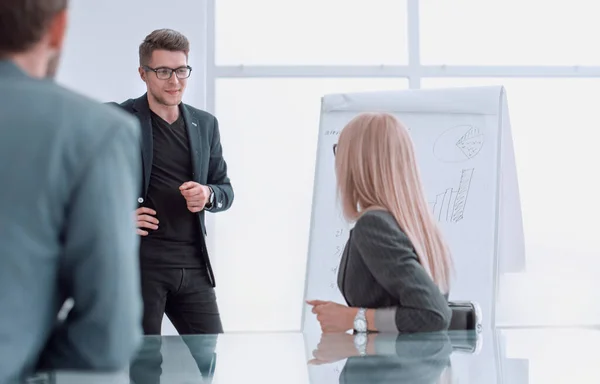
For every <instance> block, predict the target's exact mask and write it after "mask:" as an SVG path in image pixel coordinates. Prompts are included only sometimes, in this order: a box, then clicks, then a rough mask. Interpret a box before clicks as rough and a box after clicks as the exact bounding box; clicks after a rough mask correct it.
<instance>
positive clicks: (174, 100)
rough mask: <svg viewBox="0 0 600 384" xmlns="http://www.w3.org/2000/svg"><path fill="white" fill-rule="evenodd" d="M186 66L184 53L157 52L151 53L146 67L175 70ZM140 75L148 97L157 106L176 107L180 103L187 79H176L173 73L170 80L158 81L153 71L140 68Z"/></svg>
mask: <svg viewBox="0 0 600 384" xmlns="http://www.w3.org/2000/svg"><path fill="white" fill-rule="evenodd" d="M185 66H187V57H186V55H185V53H184V52H171V51H163V50H157V51H154V52H153V53H152V59H151V60H150V63H149V64H148V67H150V68H153V69H156V70H158V69H160V68H168V69H173V70H175V69H177V68H182V67H185ZM140 75H141V76H142V79H143V80H144V81H145V82H146V85H147V88H148V96H150V97H152V98H154V100H156V101H157V102H158V103H159V104H162V105H165V106H177V105H179V104H180V103H181V99H182V98H183V92H184V91H185V87H186V85H187V79H180V78H178V77H177V74H176V73H175V71H174V72H173V73H172V75H171V78H169V79H166V80H163V79H159V78H158V76H157V73H156V72H154V71H147V70H144V68H140Z"/></svg>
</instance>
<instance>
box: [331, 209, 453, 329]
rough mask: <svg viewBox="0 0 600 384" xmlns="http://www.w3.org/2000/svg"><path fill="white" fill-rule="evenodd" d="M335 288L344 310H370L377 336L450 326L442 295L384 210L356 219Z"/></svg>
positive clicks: (446, 305) (411, 247)
mask: <svg viewBox="0 0 600 384" xmlns="http://www.w3.org/2000/svg"><path fill="white" fill-rule="evenodd" d="M338 286H339V288H340V291H341V292H342V294H343V295H344V297H345V299H346V302H347V303H348V305H349V306H351V307H364V308H371V309H376V311H375V326H376V327H377V330H378V331H380V332H400V333H407V332H432V331H440V330H446V329H448V327H449V325H450V320H451V318H452V310H451V309H450V307H449V305H448V301H447V297H445V295H443V294H442V293H441V291H440V290H439V288H438V287H437V286H436V285H435V284H434V283H433V280H432V279H431V278H430V277H429V275H428V274H427V273H426V271H425V269H424V268H423V267H422V266H421V264H420V263H419V261H418V259H417V255H416V253H415V250H414V248H413V246H412V243H411V242H410V240H409V239H408V236H406V234H405V233H404V232H403V231H402V229H400V226H399V225H398V224H397V222H396V220H395V219H394V217H393V216H392V215H391V214H390V213H389V212H387V211H382V210H373V211H367V212H366V213H364V214H363V215H362V216H361V217H360V218H359V219H358V220H357V222H356V225H355V226H354V228H353V229H352V231H351V232H350V238H349V239H348V242H347V243H346V246H345V248H344V252H343V255H342V259H341V263H340V268H339V272H338Z"/></svg>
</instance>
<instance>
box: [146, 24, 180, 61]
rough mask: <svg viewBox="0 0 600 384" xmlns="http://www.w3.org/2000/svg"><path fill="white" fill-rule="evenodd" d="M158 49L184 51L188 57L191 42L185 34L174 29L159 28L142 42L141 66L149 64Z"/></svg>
mask: <svg viewBox="0 0 600 384" xmlns="http://www.w3.org/2000/svg"><path fill="white" fill-rule="evenodd" d="M156 50H164V51H171V52H183V53H185V55H186V57H187V55H188V53H189V52H190V42H189V41H188V39H187V37H185V36H184V35H183V34H181V33H179V32H177V31H174V30H172V29H157V30H156V31H153V32H152V33H151V34H149V35H148V36H146V38H145V39H144V41H143V42H142V44H140V66H144V65H148V64H149V63H150V60H151V59H152V53H153V52H154V51H156Z"/></svg>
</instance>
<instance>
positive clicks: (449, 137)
mask: <svg viewBox="0 0 600 384" xmlns="http://www.w3.org/2000/svg"><path fill="white" fill-rule="evenodd" d="M484 142H485V138H484V135H483V132H481V130H480V129H479V128H477V127H473V126H472V125H458V126H456V127H452V128H450V129H448V130H446V131H444V133H442V134H441V135H440V136H439V137H438V138H437V139H436V141H435V143H434V144H433V154H434V156H435V157H436V158H437V159H438V160H440V161H442V162H444V163H459V162H463V161H468V160H470V159H472V158H474V157H475V156H477V154H478V153H479V152H480V151H481V148H483V144H484Z"/></svg>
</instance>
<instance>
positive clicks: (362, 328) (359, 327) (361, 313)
mask: <svg viewBox="0 0 600 384" xmlns="http://www.w3.org/2000/svg"><path fill="white" fill-rule="evenodd" d="M354 330H355V331H356V332H367V309H366V308H359V309H358V312H357V313H356V316H355V317H354Z"/></svg>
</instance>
